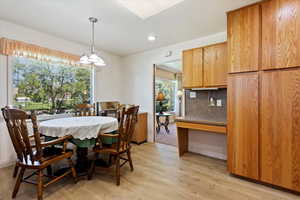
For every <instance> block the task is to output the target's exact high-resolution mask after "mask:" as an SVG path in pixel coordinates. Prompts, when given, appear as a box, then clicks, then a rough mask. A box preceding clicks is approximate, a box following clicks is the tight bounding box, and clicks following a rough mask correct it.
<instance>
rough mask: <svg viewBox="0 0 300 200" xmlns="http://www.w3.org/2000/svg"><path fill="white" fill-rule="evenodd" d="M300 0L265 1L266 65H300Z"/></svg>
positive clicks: (264, 49)
mask: <svg viewBox="0 0 300 200" xmlns="http://www.w3.org/2000/svg"><path fill="white" fill-rule="evenodd" d="M299 30H300V1H299V0H271V1H266V2H263V3H262V49H263V51H262V69H276V68H289V67H296V66H300V33H299Z"/></svg>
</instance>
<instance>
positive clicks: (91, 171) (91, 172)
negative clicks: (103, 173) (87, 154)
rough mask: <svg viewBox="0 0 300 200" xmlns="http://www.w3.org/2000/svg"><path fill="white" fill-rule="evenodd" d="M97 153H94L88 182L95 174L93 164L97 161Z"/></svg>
mask: <svg viewBox="0 0 300 200" xmlns="http://www.w3.org/2000/svg"><path fill="white" fill-rule="evenodd" d="M98 156H99V153H95V156H94V159H93V160H92V164H91V167H90V169H89V172H88V180H91V179H92V178H93V175H94V173H95V162H96V160H97V159H98Z"/></svg>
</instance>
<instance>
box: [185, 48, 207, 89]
mask: <svg viewBox="0 0 300 200" xmlns="http://www.w3.org/2000/svg"><path fill="white" fill-rule="evenodd" d="M202 86H203V49H201V48H199V49H192V50H187V51H184V52H183V87H184V88H197V87H202Z"/></svg>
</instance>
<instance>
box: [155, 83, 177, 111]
mask: <svg viewBox="0 0 300 200" xmlns="http://www.w3.org/2000/svg"><path fill="white" fill-rule="evenodd" d="M176 88H177V81H176V80H167V79H156V80H155V92H156V96H157V94H158V92H162V93H163V94H164V96H165V100H164V101H163V102H162V103H163V104H162V108H159V102H156V110H161V109H162V111H164V112H174V111H175V100H176V91H177V90H176Z"/></svg>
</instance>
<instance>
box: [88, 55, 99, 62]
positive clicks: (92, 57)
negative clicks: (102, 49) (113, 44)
mask: <svg viewBox="0 0 300 200" xmlns="http://www.w3.org/2000/svg"><path fill="white" fill-rule="evenodd" d="M88 60H89V62H91V63H96V62H98V61H99V60H100V57H99V56H98V55H97V54H95V53H93V54H91V55H90V56H89V59H88Z"/></svg>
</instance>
